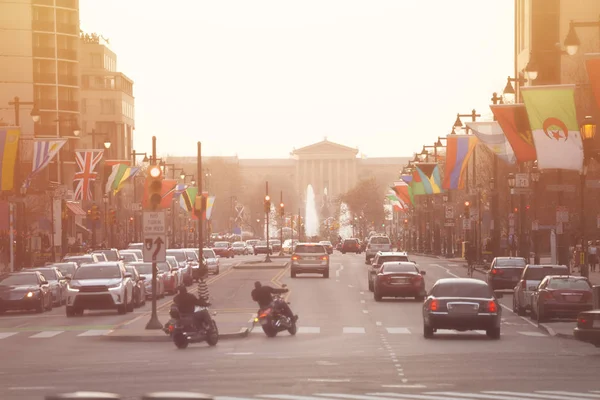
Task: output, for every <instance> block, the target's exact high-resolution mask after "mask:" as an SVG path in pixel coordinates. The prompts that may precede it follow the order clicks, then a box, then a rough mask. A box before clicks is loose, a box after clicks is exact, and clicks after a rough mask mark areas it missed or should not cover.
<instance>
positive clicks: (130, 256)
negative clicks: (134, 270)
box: [121, 253, 137, 262]
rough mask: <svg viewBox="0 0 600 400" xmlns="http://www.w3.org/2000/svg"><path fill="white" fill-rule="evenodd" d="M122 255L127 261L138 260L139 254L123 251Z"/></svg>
mask: <svg viewBox="0 0 600 400" xmlns="http://www.w3.org/2000/svg"><path fill="white" fill-rule="evenodd" d="M121 256H122V257H123V261H126V262H131V261H137V256H136V255H135V254H133V253H122V254H121Z"/></svg>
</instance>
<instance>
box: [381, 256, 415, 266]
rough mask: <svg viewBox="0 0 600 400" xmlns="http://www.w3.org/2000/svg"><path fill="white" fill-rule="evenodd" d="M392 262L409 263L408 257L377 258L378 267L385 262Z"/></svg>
mask: <svg viewBox="0 0 600 400" xmlns="http://www.w3.org/2000/svg"><path fill="white" fill-rule="evenodd" d="M390 261H404V262H407V261H408V257H407V256H380V257H378V258H377V265H381V264H383V263H385V262H390Z"/></svg>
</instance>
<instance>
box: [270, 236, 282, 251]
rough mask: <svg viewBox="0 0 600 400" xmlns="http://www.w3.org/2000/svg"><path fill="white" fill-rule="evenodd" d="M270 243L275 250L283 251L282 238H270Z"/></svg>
mask: <svg viewBox="0 0 600 400" xmlns="http://www.w3.org/2000/svg"><path fill="white" fill-rule="evenodd" d="M269 244H270V245H271V248H272V249H273V251H274V252H276V253H279V252H280V251H281V240H279V239H270V240H269Z"/></svg>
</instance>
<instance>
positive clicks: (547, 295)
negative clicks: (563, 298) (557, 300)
mask: <svg viewBox="0 0 600 400" xmlns="http://www.w3.org/2000/svg"><path fill="white" fill-rule="evenodd" d="M544 298H545V299H546V300H554V293H553V292H550V291H548V292H544Z"/></svg>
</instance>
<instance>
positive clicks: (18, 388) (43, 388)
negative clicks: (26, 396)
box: [8, 386, 55, 390]
mask: <svg viewBox="0 0 600 400" xmlns="http://www.w3.org/2000/svg"><path fill="white" fill-rule="evenodd" d="M50 389H55V387H54V386H13V387H9V388H8V390H50Z"/></svg>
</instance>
